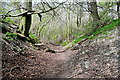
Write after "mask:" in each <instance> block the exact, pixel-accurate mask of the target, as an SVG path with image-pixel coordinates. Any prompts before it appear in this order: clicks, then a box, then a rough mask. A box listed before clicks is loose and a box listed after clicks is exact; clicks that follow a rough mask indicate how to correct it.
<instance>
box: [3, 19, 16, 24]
mask: <svg viewBox="0 0 120 80" xmlns="http://www.w3.org/2000/svg"><path fill="white" fill-rule="evenodd" d="M2 20H3V21H5V22H10V23H12V24H16V23H15V22H14V21H13V20H12V19H11V18H6V19H2Z"/></svg>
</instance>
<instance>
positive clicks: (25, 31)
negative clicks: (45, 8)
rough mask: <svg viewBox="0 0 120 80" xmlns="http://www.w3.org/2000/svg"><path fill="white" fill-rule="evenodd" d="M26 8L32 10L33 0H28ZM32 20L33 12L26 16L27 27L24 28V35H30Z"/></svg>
mask: <svg viewBox="0 0 120 80" xmlns="http://www.w3.org/2000/svg"><path fill="white" fill-rule="evenodd" d="M26 8H27V9H28V10H32V0H27V2H26ZM31 21H32V15H31V14H28V15H26V16H25V29H24V35H25V36H29V30H30V26H31Z"/></svg>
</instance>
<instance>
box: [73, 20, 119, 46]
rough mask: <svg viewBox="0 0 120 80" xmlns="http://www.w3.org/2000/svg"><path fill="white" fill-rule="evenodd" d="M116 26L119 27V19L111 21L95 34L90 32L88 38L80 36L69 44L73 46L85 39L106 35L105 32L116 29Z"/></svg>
mask: <svg viewBox="0 0 120 80" xmlns="http://www.w3.org/2000/svg"><path fill="white" fill-rule="evenodd" d="M118 25H120V19H116V20H113V21H112V22H111V23H110V24H108V25H106V26H103V27H101V28H99V29H97V30H96V31H95V32H92V34H91V35H90V36H87V35H83V36H80V37H78V38H76V39H74V40H73V41H72V42H71V44H72V45H74V44H75V43H78V42H80V41H82V40H83V39H85V38H88V39H93V38H96V37H97V35H98V34H102V33H105V34H108V33H107V31H110V30H113V29H115V28H117V26H118ZM103 38H104V37H103Z"/></svg>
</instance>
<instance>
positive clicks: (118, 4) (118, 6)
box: [117, 1, 120, 19]
mask: <svg viewBox="0 0 120 80" xmlns="http://www.w3.org/2000/svg"><path fill="white" fill-rule="evenodd" d="M117 12H118V19H120V1H118V2H117Z"/></svg>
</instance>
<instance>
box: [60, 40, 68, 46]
mask: <svg viewBox="0 0 120 80" xmlns="http://www.w3.org/2000/svg"><path fill="white" fill-rule="evenodd" d="M68 43H69V42H68V41H65V42H63V43H61V45H62V46H66V45H67V44H68Z"/></svg>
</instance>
